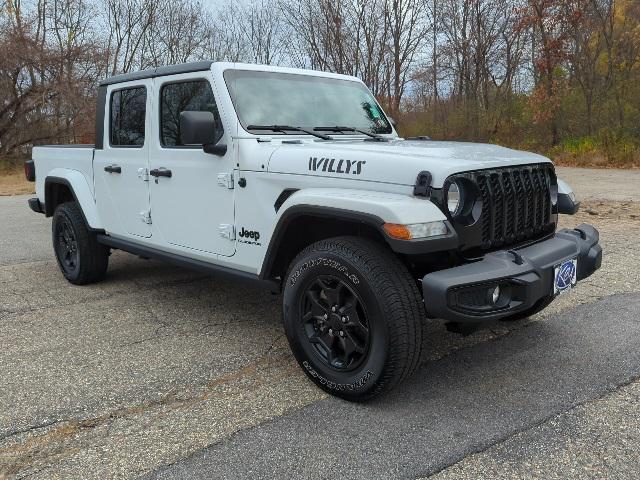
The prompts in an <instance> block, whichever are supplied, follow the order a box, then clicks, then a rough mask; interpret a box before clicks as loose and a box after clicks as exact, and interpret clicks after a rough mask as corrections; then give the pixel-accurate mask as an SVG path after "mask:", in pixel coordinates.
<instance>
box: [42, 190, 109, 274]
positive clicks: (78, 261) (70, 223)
mask: <svg viewBox="0 0 640 480" xmlns="http://www.w3.org/2000/svg"><path fill="white" fill-rule="evenodd" d="M51 233H52V240H53V251H54V252H55V255H56V260H57V261H58V266H59V267H60V270H61V271H62V274H63V275H64V277H65V278H66V279H67V280H68V281H69V282H71V283H73V284H75V285H86V284H88V283H93V282H97V281H100V280H102V279H103V278H104V276H105V274H106V272H107V266H108V264H109V248H108V247H106V246H104V245H102V244H100V243H98V240H97V238H96V234H95V233H94V232H92V231H91V230H89V227H88V225H87V224H86V222H85V220H84V216H83V215H82V211H81V210H80V206H79V205H78V204H77V203H76V202H66V203H61V204H60V205H58V206H57V207H56V210H55V212H54V214H53V222H52V224H51Z"/></svg>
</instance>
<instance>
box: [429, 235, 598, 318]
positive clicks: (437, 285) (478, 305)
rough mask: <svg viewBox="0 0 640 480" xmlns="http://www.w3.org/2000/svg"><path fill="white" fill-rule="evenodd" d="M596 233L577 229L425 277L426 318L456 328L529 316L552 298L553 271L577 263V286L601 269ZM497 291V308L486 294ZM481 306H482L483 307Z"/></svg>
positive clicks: (488, 255)
mask: <svg viewBox="0 0 640 480" xmlns="http://www.w3.org/2000/svg"><path fill="white" fill-rule="evenodd" d="M598 240H599V234H598V231H597V230H596V229H595V228H593V227H592V226H591V225H587V224H582V225H580V226H578V227H577V228H576V229H574V230H561V231H559V232H557V233H556V234H555V235H554V236H553V237H552V238H550V239H548V240H544V241H542V242H539V243H536V244H534V245H530V246H528V247H526V248H522V249H520V250H515V251H513V250H508V251H507V250H503V251H499V252H493V253H489V254H487V255H485V256H484V257H483V259H482V260H480V261H477V262H474V263H469V264H467V265H462V266H459V267H454V268H450V269H447V270H441V271H438V272H434V273H430V274H428V275H426V276H425V277H424V278H423V279H422V291H423V294H424V302H425V306H426V309H427V315H428V316H429V317H431V318H442V319H445V320H450V321H455V322H475V321H482V320H495V319H500V318H505V317H508V316H511V315H514V314H517V313H520V312H525V311H527V310H530V309H531V308H533V307H534V306H535V305H537V304H539V302H541V301H543V300H544V299H548V298H549V297H551V296H552V295H553V292H554V288H553V282H554V278H553V276H554V267H556V266H557V265H559V264H561V263H562V262H563V261H565V260H570V259H574V258H576V259H577V272H576V277H577V280H578V281H579V280H582V279H584V278H586V277H588V276H589V275H591V274H592V273H593V272H595V271H596V270H597V269H598V268H600V264H601V263H602V248H601V247H600V245H598ZM496 286H500V291H501V292H502V293H501V294H500V295H501V297H500V299H501V300H499V301H498V302H497V303H493V304H492V302H491V300H490V299H487V296H486V292H490V291H491V289H492V288H495V287H496ZM485 300H486V301H485Z"/></svg>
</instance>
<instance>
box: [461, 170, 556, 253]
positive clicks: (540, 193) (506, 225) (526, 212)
mask: <svg viewBox="0 0 640 480" xmlns="http://www.w3.org/2000/svg"><path fill="white" fill-rule="evenodd" d="M460 177H461V178H464V179H466V181H467V182H471V183H473V184H475V186H476V189H477V192H476V194H477V195H478V197H479V200H481V201H482V211H481V214H480V217H479V218H478V219H477V222H474V224H473V225H464V224H462V225H456V230H457V231H458V233H459V235H460V236H461V238H462V239H463V240H464V239H465V238H466V240H467V242H466V246H463V248H464V247H466V248H473V247H475V248H480V249H481V250H485V251H486V250H492V249H496V248H499V247H503V246H509V245H514V244H519V243H523V242H525V241H527V240H532V239H537V238H540V237H543V236H545V235H547V234H549V233H551V232H553V231H554V230H555V222H556V216H555V215H554V213H553V208H552V204H551V188H552V185H555V184H556V183H557V180H556V176H555V172H554V169H553V165H550V164H535V165H524V166H518V167H509V168H497V169H491V170H478V171H473V172H466V173H463V174H458V175H454V176H453V178H460ZM454 223H457V222H455V220H454ZM465 230H469V232H468V233H469V234H468V235H465V232H464V231H465Z"/></svg>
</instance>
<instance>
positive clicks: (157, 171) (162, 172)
mask: <svg viewBox="0 0 640 480" xmlns="http://www.w3.org/2000/svg"><path fill="white" fill-rule="evenodd" d="M149 175H151V176H152V177H167V178H171V170H167V169H166V168H154V169H153V170H151V171H150V172H149Z"/></svg>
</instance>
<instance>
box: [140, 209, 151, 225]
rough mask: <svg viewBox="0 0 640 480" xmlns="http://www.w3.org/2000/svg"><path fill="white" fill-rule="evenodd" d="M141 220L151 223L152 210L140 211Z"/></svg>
mask: <svg viewBox="0 0 640 480" xmlns="http://www.w3.org/2000/svg"><path fill="white" fill-rule="evenodd" d="M140 220H142V221H143V222H144V223H146V224H147V225H151V210H143V211H142V212H140Z"/></svg>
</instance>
